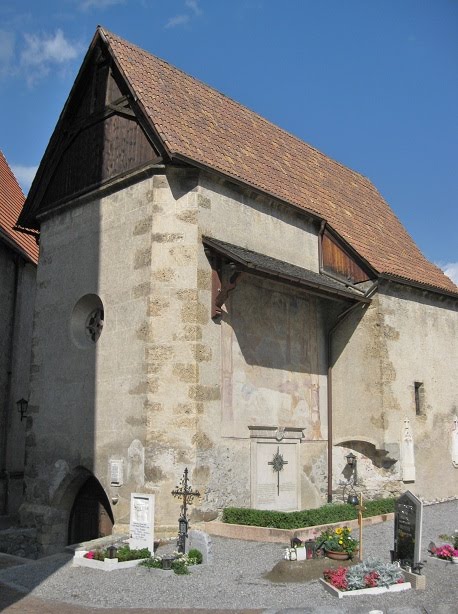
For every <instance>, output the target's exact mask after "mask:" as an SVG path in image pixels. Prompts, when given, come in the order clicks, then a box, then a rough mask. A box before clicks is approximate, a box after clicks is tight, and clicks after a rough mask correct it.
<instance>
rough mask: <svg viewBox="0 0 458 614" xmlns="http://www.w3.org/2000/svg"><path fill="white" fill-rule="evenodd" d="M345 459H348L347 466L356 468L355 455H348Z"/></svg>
mask: <svg viewBox="0 0 458 614" xmlns="http://www.w3.org/2000/svg"><path fill="white" fill-rule="evenodd" d="M345 458H346V459H347V465H348V466H349V467H356V456H355V455H354V454H353V452H350V454H347V456H346V457H345Z"/></svg>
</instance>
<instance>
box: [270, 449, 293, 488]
mask: <svg viewBox="0 0 458 614" xmlns="http://www.w3.org/2000/svg"><path fill="white" fill-rule="evenodd" d="M267 464H268V465H271V467H272V469H273V470H274V471H276V472H277V495H278V496H280V471H282V470H283V467H284V466H285V465H287V464H288V461H285V459H284V458H283V455H282V454H280V446H278V447H277V451H276V452H275V454H274V457H273V459H272V460H271V461H269V462H268V463H267Z"/></svg>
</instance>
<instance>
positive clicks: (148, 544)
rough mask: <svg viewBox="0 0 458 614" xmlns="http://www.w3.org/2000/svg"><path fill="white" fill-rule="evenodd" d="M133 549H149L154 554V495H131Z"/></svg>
mask: <svg viewBox="0 0 458 614" xmlns="http://www.w3.org/2000/svg"><path fill="white" fill-rule="evenodd" d="M129 546H130V548H131V549H135V550H136V549H141V548H148V549H149V551H150V552H151V554H153V552H154V495H146V494H142V493H132V494H131V495H130V539H129Z"/></svg>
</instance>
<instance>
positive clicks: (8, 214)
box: [0, 151, 38, 264]
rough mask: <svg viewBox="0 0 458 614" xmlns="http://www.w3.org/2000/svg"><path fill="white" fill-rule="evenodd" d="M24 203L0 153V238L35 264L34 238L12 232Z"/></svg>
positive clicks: (16, 183)
mask: <svg viewBox="0 0 458 614" xmlns="http://www.w3.org/2000/svg"><path fill="white" fill-rule="evenodd" d="M24 201H25V196H24V194H23V193H22V190H21V188H20V187H19V184H18V182H17V180H16V177H15V176H14V174H13V171H12V170H11V169H10V167H9V165H8V162H7V161H6V158H5V156H4V155H3V153H2V152H1V151H0V238H1V236H2V235H3V237H5V238H6V239H9V241H11V242H12V243H13V244H14V246H15V248H16V249H18V250H19V251H21V252H22V253H23V254H25V255H26V256H27V257H28V258H29V259H30V260H31V261H32V262H34V263H35V264H36V263H37V262H38V245H37V243H36V241H35V239H34V237H32V236H30V235H27V234H23V233H21V232H18V231H17V230H13V227H14V225H15V224H16V220H17V218H18V216H19V214H20V212H21V209H22V206H23V204H24Z"/></svg>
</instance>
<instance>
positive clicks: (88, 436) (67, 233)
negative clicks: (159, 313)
mask: <svg viewBox="0 0 458 614" xmlns="http://www.w3.org/2000/svg"><path fill="white" fill-rule="evenodd" d="M153 184H154V178H149V179H147V180H145V181H143V182H141V183H137V184H135V185H132V186H130V187H128V188H126V189H125V190H123V191H121V192H118V193H116V194H113V195H111V196H108V197H105V198H102V199H99V200H95V201H92V202H89V203H86V204H83V205H79V206H75V207H73V208H70V209H66V210H63V211H61V212H56V213H54V214H53V215H52V217H49V218H48V219H47V220H44V221H43V223H42V227H41V257H40V264H39V268H38V288H37V299H36V308H35V323H34V338H33V359H32V368H31V398H30V405H29V410H30V417H29V419H28V432H27V475H26V483H27V501H28V503H27V505H25V506H23V509H22V517H23V518H25V519H26V521H27V519H29V518H30V517H29V512H31V513H32V516H33V510H34V509H35V511H36V510H38V511H40V510H41V511H40V515H41V517H44V518H45V520H46V522H47V523H48V528H50V527H52V528H53V530H54V531H55V533H56V534H57V533H59V531H60V534H59V536H58V537H59V539H61V540H62V539H66V530H67V522H68V514H69V511H70V509H69V508H70V507H71V505H72V503H73V499H74V497H75V495H76V492H77V487H78V486H81V485H82V484H81V482H79V483H78V476H79V473H80V472H79V469H80V468H84V470H86V471H90V472H93V474H94V475H95V476H96V477H97V479H98V480H99V481H100V482H101V484H102V486H103V487H104V489H105V491H106V492H107V495H108V497H109V498H111V497H112V496H114V495H116V496H119V503H118V505H117V506H116V507H114V508H113V511H114V516H115V520H116V521H118V520H119V519H120V518H122V517H127V518H128V509H129V503H130V491H134V492H135V491H138V490H141V489H142V488H143V487H144V483H145V475H144V463H143V456H142V448H143V447H144V444H145V438H146V421H147V416H146V407H145V406H146V402H147V386H145V382H148V381H149V380H148V377H149V376H148V374H146V373H145V354H146V351H147V349H146V345H147V342H148V340H147V339H146V338H145V336H144V323H145V320H146V318H147V311H148V297H149V288H150V282H151V278H150V276H151V270H150V263H151V244H152V215H153V197H152V194H153ZM87 295H97V296H99V297H100V299H101V301H102V304H103V308H104V325H103V331H102V334H101V336H100V339H99V340H98V342H97V343H92V342H91V341H90V340H89V338H87V337H86V338H85V331H84V321H83V323H82V324H81V327H82V330H77V329H78V326H76V324H75V312H74V309H75V305H76V304H77V303H78V301H80V299H81V298H82V297H85V296H87ZM75 327H76V328H75ZM76 333H79V336H78V335H76ZM112 459H116V460H121V461H122V462H123V465H124V486H122V487H121V488H117V487H111V486H110V471H109V461H110V460H112ZM49 506H51V507H49ZM50 510H54V511H55V516H56V517H54V516H53V513H51V511H50ZM37 513H38V512H37ZM54 538H56V536H55V535H54ZM49 539H50V541H52V539H53V538H49Z"/></svg>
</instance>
